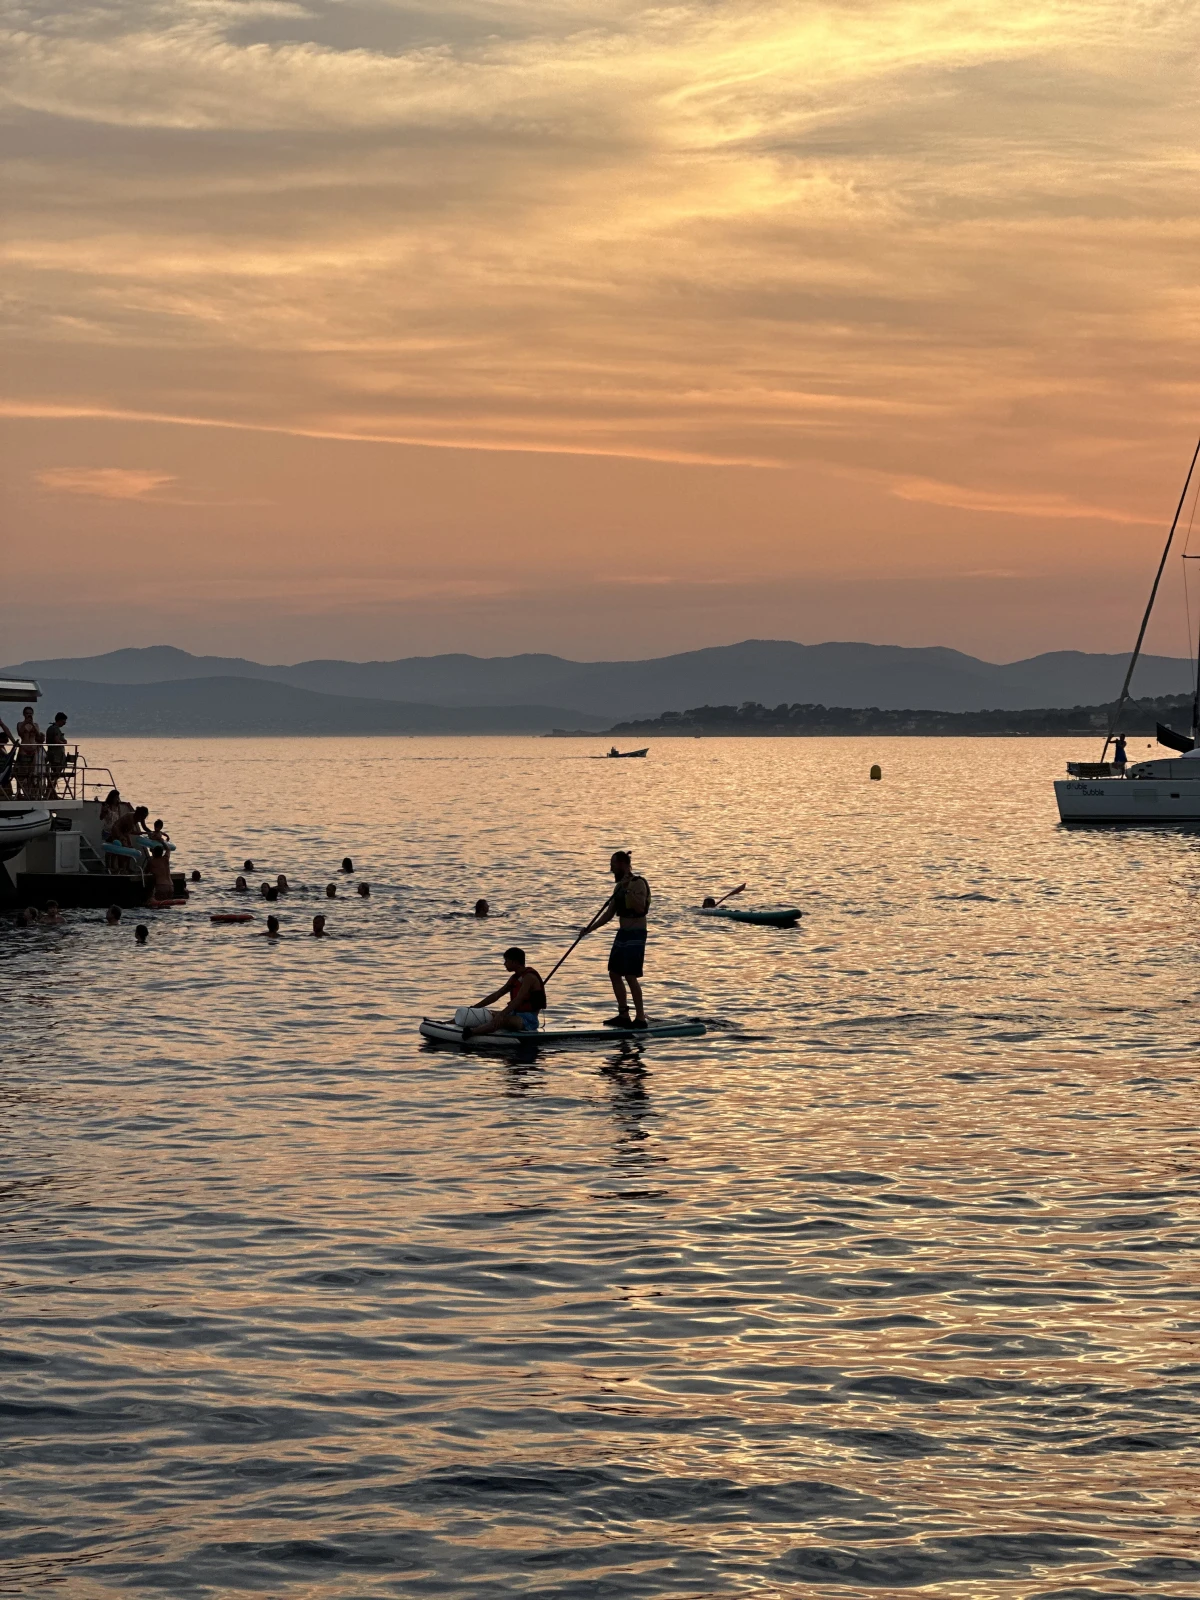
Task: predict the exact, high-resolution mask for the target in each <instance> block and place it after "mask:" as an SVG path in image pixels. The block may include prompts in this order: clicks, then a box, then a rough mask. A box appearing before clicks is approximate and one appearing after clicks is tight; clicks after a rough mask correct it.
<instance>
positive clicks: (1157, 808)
mask: <svg viewBox="0 0 1200 1600" xmlns="http://www.w3.org/2000/svg"><path fill="white" fill-rule="evenodd" d="M1054 794H1055V798H1056V799H1057V801H1058V815H1059V818H1060V820H1061V821H1063V822H1134V823H1160V824H1161V823H1172V822H1198V823H1200V781H1197V779H1195V778H1059V779H1058V780H1057V781H1056V782H1055V785H1054Z"/></svg>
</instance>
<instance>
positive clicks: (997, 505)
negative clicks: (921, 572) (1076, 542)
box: [892, 478, 1158, 527]
mask: <svg viewBox="0 0 1200 1600" xmlns="http://www.w3.org/2000/svg"><path fill="white" fill-rule="evenodd" d="M892 493H893V494H894V495H896V496H897V497H898V498H899V499H901V500H922V501H924V502H925V503H926V504H927V505H933V506H953V507H957V508H958V509H959V510H961V511H992V512H996V513H997V514H999V515H1001V516H1006V517H1037V518H1039V519H1044V518H1049V519H1050V520H1051V521H1061V520H1062V519H1064V518H1065V519H1066V520H1068V521H1077V520H1080V519H1083V520H1085V521H1088V522H1120V523H1126V524H1131V525H1133V526H1137V527H1145V526H1149V525H1154V524H1155V523H1156V522H1157V520H1158V519H1157V518H1154V517H1139V516H1136V515H1134V514H1133V513H1132V512H1129V511H1121V510H1119V509H1117V508H1116V507H1114V506H1099V505H1089V504H1088V503H1087V502H1086V501H1083V500H1074V499H1072V498H1071V497H1070V496H1068V495H1063V494H1032V493H1029V492H1028V491H1022V490H1015V491H1014V490H1004V489H970V488H966V487H965V486H964V485H962V484H958V483H938V482H937V481H936V480H935V479H933V478H898V479H896V481H895V482H894V483H893V484H892Z"/></svg>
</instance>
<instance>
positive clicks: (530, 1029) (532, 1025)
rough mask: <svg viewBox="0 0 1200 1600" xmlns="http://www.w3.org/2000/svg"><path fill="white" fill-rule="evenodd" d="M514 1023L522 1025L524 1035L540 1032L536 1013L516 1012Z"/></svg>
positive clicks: (514, 1013)
mask: <svg viewBox="0 0 1200 1600" xmlns="http://www.w3.org/2000/svg"><path fill="white" fill-rule="evenodd" d="M513 1021H514V1022H519V1023H520V1024H521V1032H522V1033H536V1032H537V1031H538V1014H537V1012H536V1011H514V1012H513Z"/></svg>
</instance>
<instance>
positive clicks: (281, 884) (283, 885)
mask: <svg viewBox="0 0 1200 1600" xmlns="http://www.w3.org/2000/svg"><path fill="white" fill-rule="evenodd" d="M275 887H276V888H277V889H278V890H279V892H280V894H287V892H288V890H289V889H290V888H291V885H290V884H289V883H288V881H287V874H286V873H283V872H281V873H280V874H279V876H278V877H277V878H276V879H275Z"/></svg>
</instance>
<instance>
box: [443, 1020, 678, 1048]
mask: <svg viewBox="0 0 1200 1600" xmlns="http://www.w3.org/2000/svg"><path fill="white" fill-rule="evenodd" d="M420 1031H421V1035H422V1037H423V1038H425V1039H436V1040H437V1041H438V1042H439V1043H441V1044H459V1045H460V1044H462V1042H463V1036H462V1029H461V1028H459V1027H456V1026H455V1025H454V1023H453V1022H436V1021H434V1019H433V1018H431V1017H426V1018H425V1019H424V1021H423V1022H422V1023H421V1029H420ZM706 1032H707V1029H706V1028H705V1026H704V1024H703V1023H702V1022H683V1021H680V1022H652V1023H651V1024H650V1026H649V1027H648V1028H543V1029H540V1030H539V1031H538V1032H537V1033H481V1034H479V1035H478V1036H477V1037H476V1038H474V1039H472V1040H471V1041H470V1044H471V1046H472V1048H473V1047H474V1046H475V1045H480V1046H481V1047H482V1048H484V1049H492V1050H496V1049H500V1050H507V1049H508V1048H509V1047H510V1046H511V1045H514V1044H606V1043H608V1042H610V1041H611V1040H613V1039H699V1038H701V1037H702V1035H703V1034H704V1033H706Z"/></svg>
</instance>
